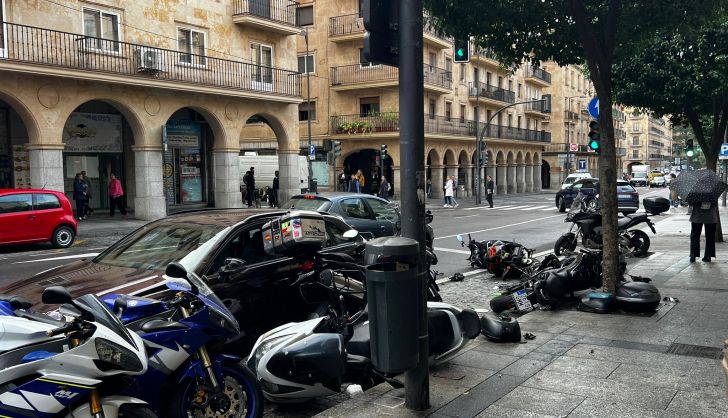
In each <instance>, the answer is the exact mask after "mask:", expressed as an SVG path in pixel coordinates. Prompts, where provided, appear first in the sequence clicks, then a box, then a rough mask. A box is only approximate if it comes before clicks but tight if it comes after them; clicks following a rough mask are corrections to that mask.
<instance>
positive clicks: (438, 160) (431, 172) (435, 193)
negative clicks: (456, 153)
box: [425, 147, 445, 198]
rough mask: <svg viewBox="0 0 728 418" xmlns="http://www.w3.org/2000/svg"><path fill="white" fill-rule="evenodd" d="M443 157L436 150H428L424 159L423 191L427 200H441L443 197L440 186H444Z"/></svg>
mask: <svg viewBox="0 0 728 418" xmlns="http://www.w3.org/2000/svg"><path fill="white" fill-rule="evenodd" d="M442 161H443V156H442V155H441V154H440V153H439V152H438V151H437V148H434V147H433V148H430V149H429V150H428V151H427V156H426V157H425V164H426V176H427V184H426V188H425V191H426V193H427V197H428V198H441V197H442V196H443V190H442V186H443V184H444V177H443V176H444V170H445V169H444V168H443V166H442Z"/></svg>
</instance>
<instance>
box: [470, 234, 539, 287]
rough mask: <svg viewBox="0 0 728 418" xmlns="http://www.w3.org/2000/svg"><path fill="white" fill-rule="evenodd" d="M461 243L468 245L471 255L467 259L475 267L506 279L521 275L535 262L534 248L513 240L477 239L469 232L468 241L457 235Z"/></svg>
mask: <svg viewBox="0 0 728 418" xmlns="http://www.w3.org/2000/svg"><path fill="white" fill-rule="evenodd" d="M456 238H457V240H458V241H460V245H461V246H463V247H465V246H466V245H467V247H468V249H469V250H470V255H469V256H468V258H467V260H468V261H469V262H470V266H471V267H473V268H480V269H485V270H487V271H488V272H489V273H491V274H494V275H495V276H497V277H501V278H504V279H509V278H516V277H521V272H522V271H523V270H527V269H529V268H530V266H531V265H532V264H533V259H532V254H533V250H531V249H530V248H526V247H524V246H523V245H521V244H519V243H517V242H513V241H501V240H491V241H477V240H474V239H473V237H472V236H471V235H470V234H468V242H467V244H466V243H465V238H464V237H463V236H462V235H457V237H456Z"/></svg>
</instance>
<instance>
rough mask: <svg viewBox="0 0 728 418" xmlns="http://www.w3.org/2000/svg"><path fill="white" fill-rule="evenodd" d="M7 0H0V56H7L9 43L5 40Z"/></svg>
mask: <svg viewBox="0 0 728 418" xmlns="http://www.w3.org/2000/svg"><path fill="white" fill-rule="evenodd" d="M3 23H5V0H0V58H7V56H8V54H7V47H8V44H7V42H6V41H5V33H4V31H5V25H3Z"/></svg>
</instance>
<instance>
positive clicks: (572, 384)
mask: <svg viewBox="0 0 728 418" xmlns="http://www.w3.org/2000/svg"><path fill="white" fill-rule="evenodd" d="M524 386H528V387H533V388H537V389H543V390H558V391H559V392H562V393H568V394H572V395H578V396H585V397H592V398H599V399H612V400H614V401H617V402H623V403H625V404H630V405H634V406H637V407H639V408H662V409H664V408H666V407H667V405H668V404H669V403H670V401H671V400H672V397H673V396H674V395H675V393H676V392H677V391H676V390H674V389H668V388H660V387H656V386H652V385H641V386H639V387H636V386H635V385H633V384H630V383H626V382H621V381H617V380H611V379H601V378H597V377H588V376H579V375H575V374H567V373H558V372H553V371H549V370H541V371H540V372H538V373H536V375H535V376H533V377H531V378H530V379H528V380H527V381H526V382H525V383H524ZM636 389H638V390H639V392H638V393H636V392H635V390H636Z"/></svg>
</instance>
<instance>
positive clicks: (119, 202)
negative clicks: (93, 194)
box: [109, 196, 126, 216]
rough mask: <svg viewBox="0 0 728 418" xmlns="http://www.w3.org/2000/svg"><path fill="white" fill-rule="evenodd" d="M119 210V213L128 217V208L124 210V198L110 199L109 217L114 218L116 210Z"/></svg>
mask: <svg viewBox="0 0 728 418" xmlns="http://www.w3.org/2000/svg"><path fill="white" fill-rule="evenodd" d="M116 208H119V212H121V214H122V215H126V208H124V196H119V197H109V215H110V216H114V210H115V209H116Z"/></svg>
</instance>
